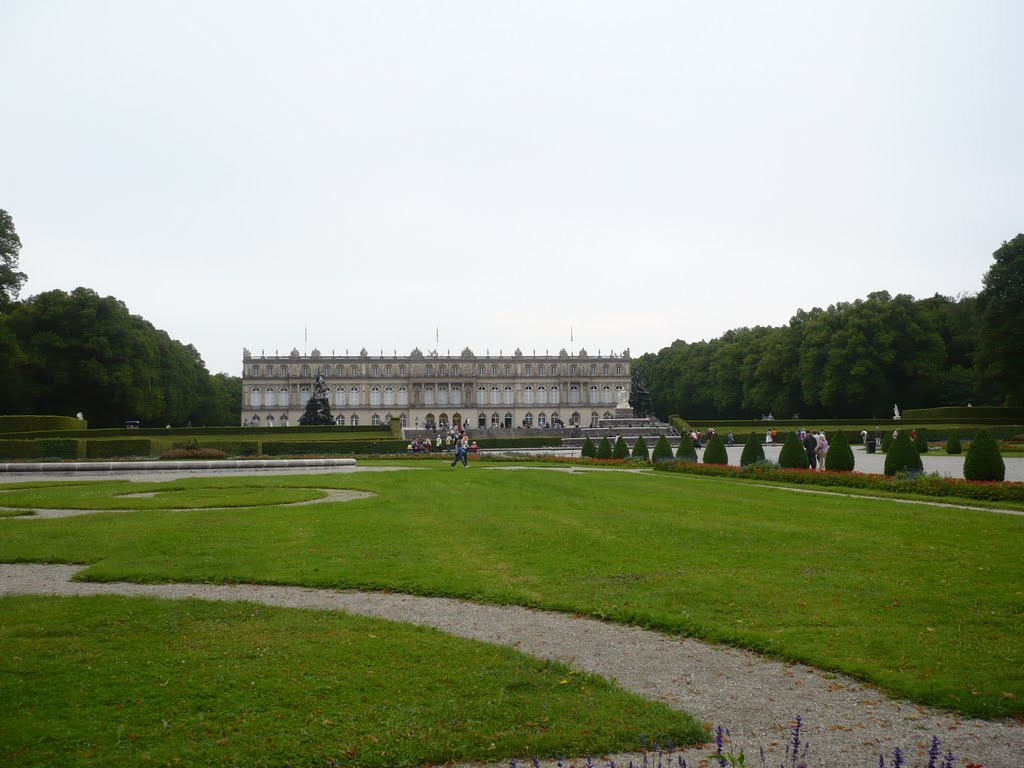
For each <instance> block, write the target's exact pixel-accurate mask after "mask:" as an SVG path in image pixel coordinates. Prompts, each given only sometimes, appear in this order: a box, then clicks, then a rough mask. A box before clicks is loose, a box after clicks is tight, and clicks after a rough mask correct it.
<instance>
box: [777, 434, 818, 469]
mask: <svg viewBox="0 0 1024 768" xmlns="http://www.w3.org/2000/svg"><path fill="white" fill-rule="evenodd" d="M779 466H780V467H782V468H783V469H807V468H808V467H809V466H810V464H809V463H808V462H807V451H805V450H804V446H803V443H801V442H800V436H799V435H798V434H797V433H796V432H790V433H789V434H788V435H786V442H784V443H783V444H782V450H781V451H780V452H779Z"/></svg>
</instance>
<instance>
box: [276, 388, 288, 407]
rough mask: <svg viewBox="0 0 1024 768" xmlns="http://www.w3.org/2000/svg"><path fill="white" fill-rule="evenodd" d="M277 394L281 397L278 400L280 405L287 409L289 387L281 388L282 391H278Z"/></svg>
mask: <svg viewBox="0 0 1024 768" xmlns="http://www.w3.org/2000/svg"><path fill="white" fill-rule="evenodd" d="M277 394H279V395H280V397H279V398H278V402H279V403H280V405H282V406H283V407H285V408H287V407H288V387H281V389H280V390H278V393H277Z"/></svg>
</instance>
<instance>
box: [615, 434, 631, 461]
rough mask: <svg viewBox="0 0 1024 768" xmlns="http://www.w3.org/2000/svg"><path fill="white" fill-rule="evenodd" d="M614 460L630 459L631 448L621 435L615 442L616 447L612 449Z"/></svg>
mask: <svg viewBox="0 0 1024 768" xmlns="http://www.w3.org/2000/svg"><path fill="white" fill-rule="evenodd" d="M612 458H613V459H628V458H629V446H628V445H626V441H625V440H623V439H622V436H621V435H620V436H619V437H618V438H616V440H615V447H614V448H613V449H612Z"/></svg>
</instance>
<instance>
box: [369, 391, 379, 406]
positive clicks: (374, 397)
mask: <svg viewBox="0 0 1024 768" xmlns="http://www.w3.org/2000/svg"><path fill="white" fill-rule="evenodd" d="M370 406H371V407H373V408H377V407H379V406H380V387H378V386H373V387H370Z"/></svg>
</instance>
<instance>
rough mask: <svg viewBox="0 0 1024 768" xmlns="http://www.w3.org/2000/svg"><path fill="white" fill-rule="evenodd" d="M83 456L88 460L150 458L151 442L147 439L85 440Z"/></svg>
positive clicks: (151, 451) (151, 453)
mask: <svg viewBox="0 0 1024 768" xmlns="http://www.w3.org/2000/svg"><path fill="white" fill-rule="evenodd" d="M85 455H86V457H87V458H90V459H123V458H128V457H129V456H152V455H153V441H152V440H150V439H149V438H148V437H138V438H125V439H123V440H86V441H85Z"/></svg>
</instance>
